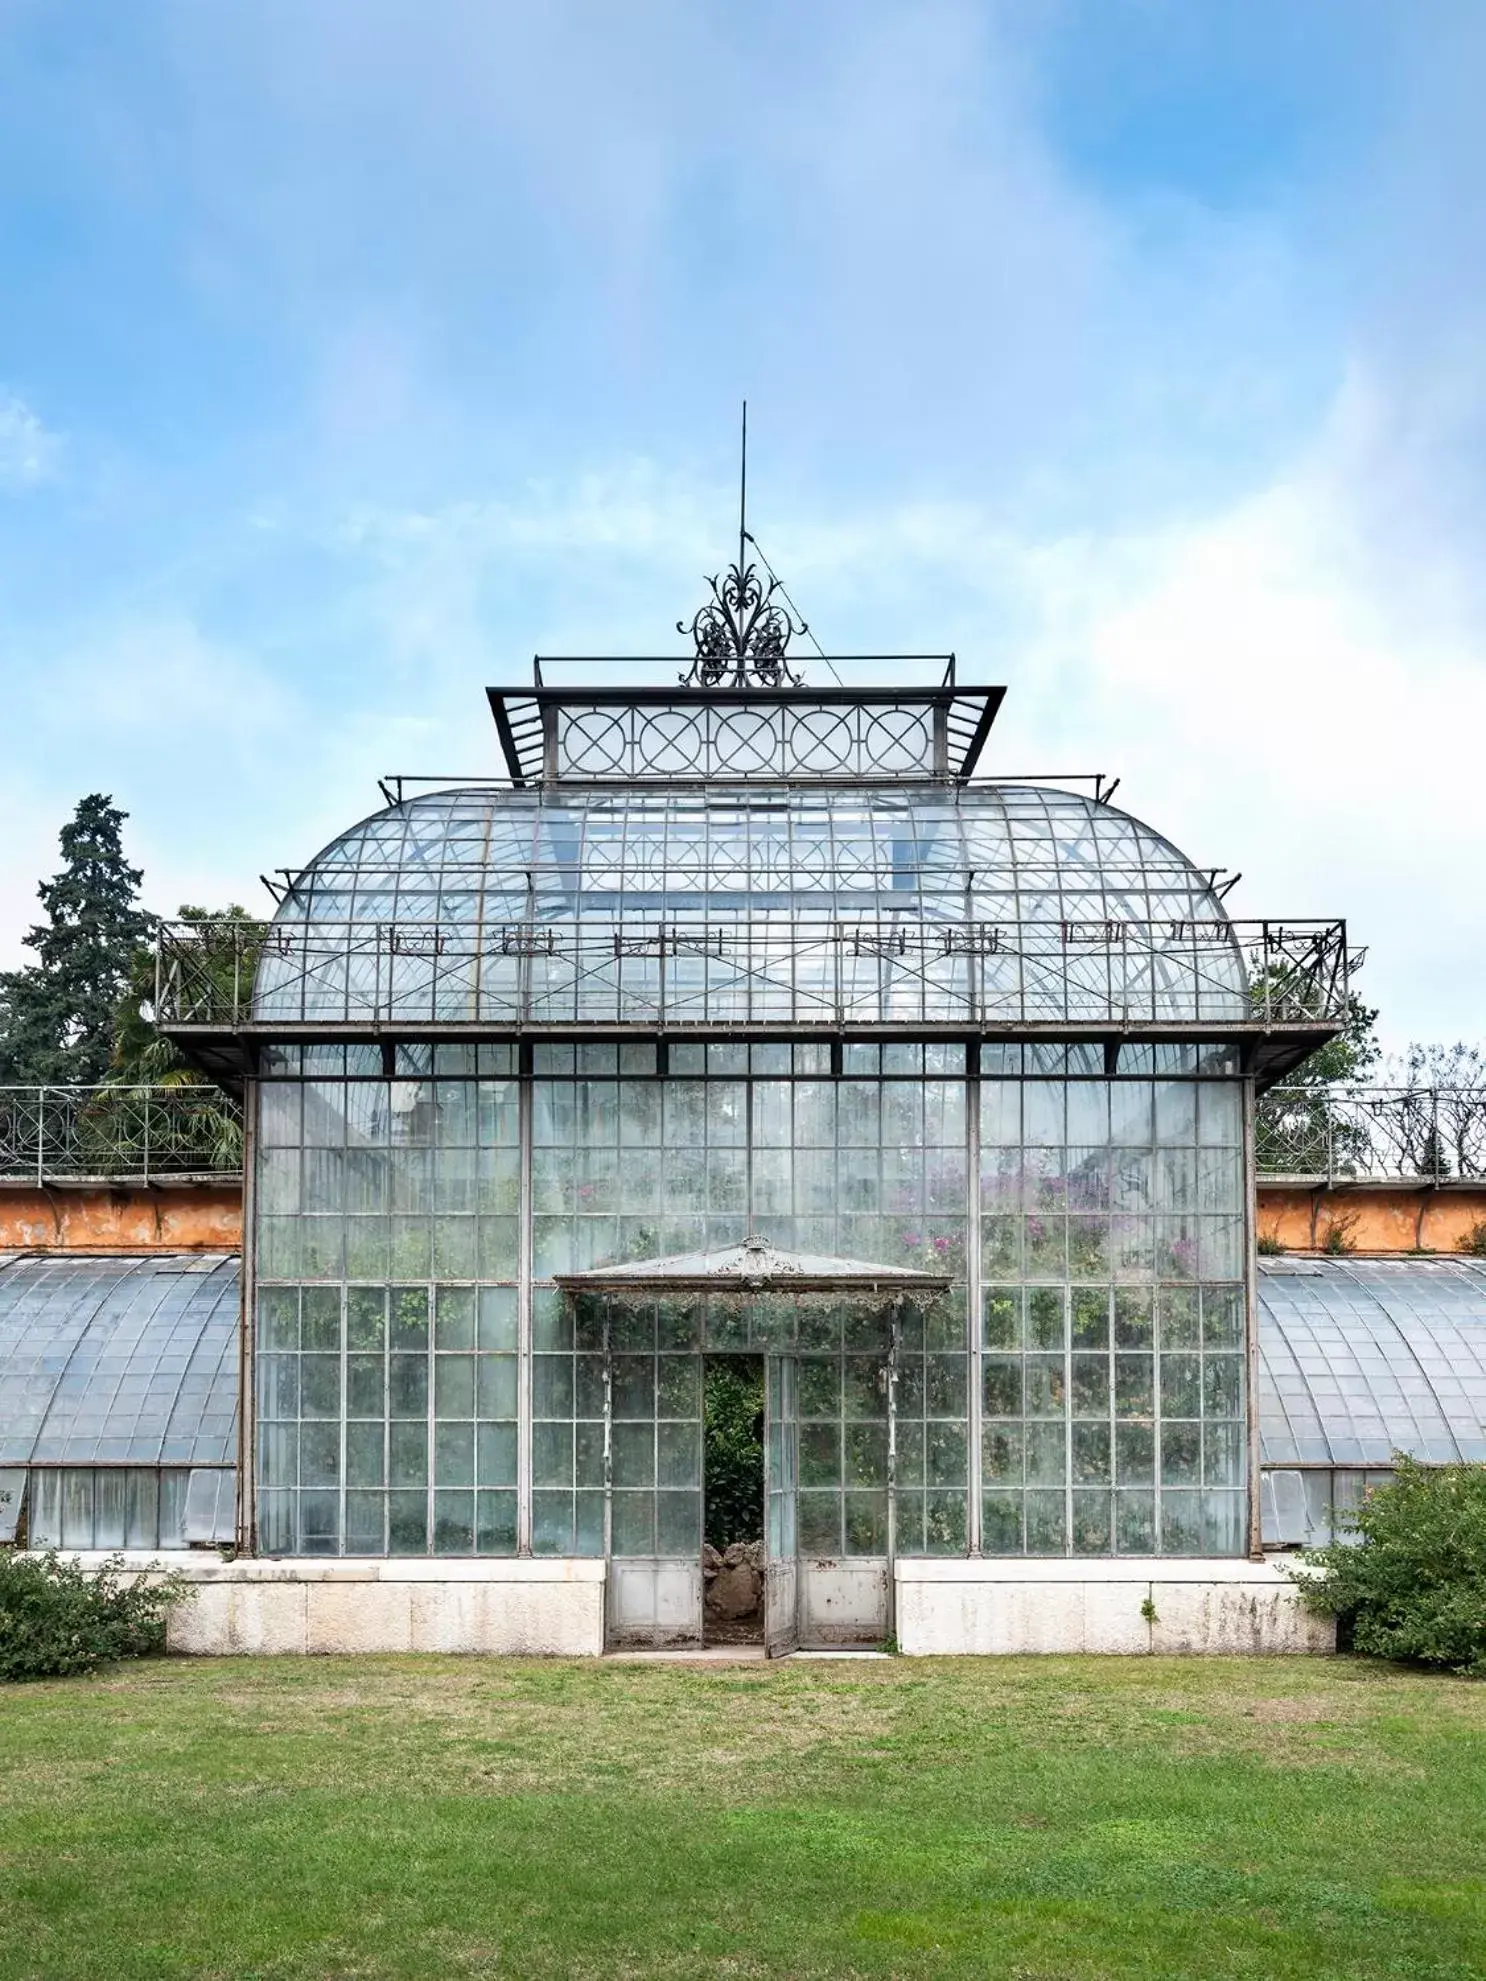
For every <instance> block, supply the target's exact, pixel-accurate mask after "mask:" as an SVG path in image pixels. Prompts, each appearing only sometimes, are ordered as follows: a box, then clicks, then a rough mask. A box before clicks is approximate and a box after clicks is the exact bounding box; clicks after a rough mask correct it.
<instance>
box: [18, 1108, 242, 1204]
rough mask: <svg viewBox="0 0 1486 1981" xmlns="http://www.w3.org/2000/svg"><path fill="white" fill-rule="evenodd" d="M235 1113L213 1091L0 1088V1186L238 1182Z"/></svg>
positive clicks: (239, 1135)
mask: <svg viewBox="0 0 1486 1981" xmlns="http://www.w3.org/2000/svg"><path fill="white" fill-rule="evenodd" d="M241 1171H242V1112H241V1110H240V1108H239V1107H238V1105H237V1103H236V1102H235V1101H234V1100H233V1099H232V1098H231V1097H230V1096H229V1095H228V1094H225V1093H223V1092H222V1091H221V1089H220V1088H217V1087H212V1086H205V1085H199V1084H192V1085H187V1086H174V1087H161V1086H125V1085H123V1084H117V1085H104V1086H96V1087H0V1182H6V1183H34V1184H36V1185H37V1186H43V1185H45V1184H48V1183H58V1182H83V1181H87V1180H88V1179H91V1178H96V1179H98V1180H99V1181H106V1182H110V1183H119V1182H141V1183H149V1182H151V1181H154V1180H155V1179H157V1178H165V1177H181V1176H222V1177H232V1176H237V1175H240V1174H241Z"/></svg>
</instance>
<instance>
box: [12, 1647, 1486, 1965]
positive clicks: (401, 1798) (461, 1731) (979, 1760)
mask: <svg viewBox="0 0 1486 1981" xmlns="http://www.w3.org/2000/svg"><path fill="white" fill-rule="evenodd" d="M1483 1974H1486V1685H1472V1684H1469V1683H1467V1682H1464V1681H1459V1680H1452V1679H1439V1678H1429V1677H1425V1676H1418V1675H1413V1674H1409V1673H1403V1672H1396V1671H1390V1670H1385V1669H1379V1668H1376V1667H1370V1666H1366V1665H1363V1664H1359V1663H1352V1662H1349V1661H1344V1660H1343V1661H1336V1662H1331V1661H1321V1660H1315V1661H1302V1660H1290V1659H1274V1660H1256V1661H1252V1662H1244V1661H1240V1660H1236V1659H1235V1660H1221V1659H1213V1660H1207V1661H1199V1660H1191V1661H1177V1660H1155V1659H1129V1660H1120V1659H1108V1660H1094V1659H1087V1660H1086V1659H1037V1660H1031V1659H1028V1660H1007V1661H995V1660H987V1661H972V1660H964V1661H951V1662H934V1663H932V1664H931V1663H915V1662H907V1661H904V1660H893V1661H889V1662H884V1663H880V1664H845V1663H808V1664H794V1665H785V1666H782V1667H762V1666H752V1667H750V1666H746V1665H735V1666H714V1667H711V1668H707V1667H697V1666H678V1665H638V1664H621V1663H605V1664H602V1665H597V1664H583V1665H580V1664H569V1663H536V1662H530V1663H528V1662H496V1661H488V1662H487V1661H484V1660H479V1659H440V1658H421V1659H414V1658H362V1659H355V1660H352V1659H332V1658H325V1659H293V1658H285V1659H280V1660H260V1661H248V1660H236V1659H234V1660H226V1661H220V1662H217V1661H201V1662H197V1663H191V1662H185V1661H170V1662H163V1661H162V1662H152V1663H148V1664H143V1665H138V1666H135V1667H133V1668H122V1669H120V1670H118V1671H116V1672H115V1673H113V1674H112V1675H110V1676H107V1677H105V1678H102V1679H98V1680H92V1681H86V1680H83V1681H73V1682H67V1683H53V1684H45V1685H31V1686H15V1687H10V1688H6V1689H4V1690H3V1691H0V1977H3V1981H19V1977H23V1976H25V1977H31V1976H36V1977H47V1981H51V1977H66V1981H94V1977H96V1981H125V1978H126V1977H149V1981H170V1978H172V1977H177V1976H188V1975H189V1976H193V1977H223V1978H224V1981H225V1977H232V1981H248V1977H261V1981H287V1977H291V1976H292V1977H300V1976H314V1977H320V1976H352V1975H356V1976H368V1977H377V1981H382V1977H411V1976H419V1977H423V1976H428V1977H444V1976H451V1977H463V1976H476V1975H478V1976H500V1977H509V1976H523V1977H525V1976H541V1977H548V1976H564V1977H566V1976H590V1975H592V1976H622V1977H630V1976H632V1977H651V1976H657V1977H670V1976H692V1975H698V1976H705V1975H727V1976H735V1977H748V1976H754V1975H788V1976H797V1977H803V1976H815V1975H831V1976H867V1975H873V1976H877V1975H894V1976H898V1975H902V1976H918V1975H924V1976H928V1975H932V1976H936V1977H937V1976H959V1975H976V1976H1005V1977H1008V1978H1010V1977H1016V1981H1073V1978H1074V1977H1077V1981H1093V1978H1094V1977H1099V1976H1127V1975H1140V1976H1160V1977H1163V1981H1164V1977H1174V1976H1192V1977H1199V1981H1212V1978H1213V1977H1218V1976H1230V1975H1243V1976H1254V1977H1256V1981H1257V1978H1258V1977H1263V1981H1287V1978H1288V1977H1291V1976H1294V1977H1305V1981H1329V1978H1330V1977H1335V1981H1343V1978H1345V1981H1373V1977H1377V1981H1383V1977H1387V1981H1405V1978H1406V1981H1467V1977H1470V1978H1471V1981H1477V1977H1480V1976H1481V1975H1483Z"/></svg>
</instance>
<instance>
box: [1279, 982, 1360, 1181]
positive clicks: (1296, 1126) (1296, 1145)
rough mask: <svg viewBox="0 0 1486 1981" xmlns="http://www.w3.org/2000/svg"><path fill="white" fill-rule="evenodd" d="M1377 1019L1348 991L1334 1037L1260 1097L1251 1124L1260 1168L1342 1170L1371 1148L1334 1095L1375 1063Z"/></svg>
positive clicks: (1314, 1172)
mask: <svg viewBox="0 0 1486 1981" xmlns="http://www.w3.org/2000/svg"><path fill="white" fill-rule="evenodd" d="M1377 1023H1378V1014H1377V1012H1376V1011H1375V1010H1373V1008H1372V1007H1371V1006H1370V1005H1366V1004H1364V1003H1363V1002H1362V1000H1361V998H1359V997H1358V996H1357V994H1356V992H1355V991H1352V992H1349V993H1348V997H1347V1009H1346V1014H1345V1017H1344V1018H1343V1021H1342V1029H1341V1030H1340V1032H1338V1033H1337V1035H1336V1037H1335V1038H1334V1039H1328V1040H1327V1042H1326V1044H1325V1045H1324V1046H1320V1047H1318V1049H1317V1050H1316V1051H1315V1052H1313V1053H1312V1054H1311V1056H1310V1058H1309V1059H1306V1060H1303V1061H1302V1062H1301V1064H1300V1065H1299V1066H1297V1067H1296V1069H1295V1071H1294V1072H1293V1073H1288V1074H1286V1076H1285V1082H1284V1085H1283V1086H1282V1087H1275V1088H1271V1089H1270V1091H1269V1092H1268V1093H1267V1094H1263V1095H1261V1096H1260V1099H1259V1106H1258V1109H1257V1111H1256V1117H1255V1124H1254V1126H1255V1138H1256V1142H1257V1152H1258V1158H1259V1168H1260V1170H1261V1171H1265V1170H1267V1171H1270V1172H1272V1173H1280V1174H1286V1173H1289V1174H1294V1175H1319V1174H1320V1173H1321V1172H1323V1171H1326V1170H1328V1169H1331V1170H1336V1171H1340V1172H1341V1173H1343V1174H1345V1173H1346V1171H1347V1169H1348V1167H1349V1166H1352V1167H1355V1166H1358V1165H1360V1164H1361V1163H1362V1161H1363V1158H1364V1157H1365V1155H1366V1153H1367V1149H1368V1146H1369V1145H1368V1137H1367V1133H1366V1130H1365V1129H1364V1128H1363V1127H1362V1126H1361V1125H1360V1124H1359V1123H1357V1122H1356V1121H1354V1120H1352V1119H1351V1118H1350V1117H1349V1116H1348V1115H1347V1114H1346V1113H1345V1111H1344V1110H1343V1109H1341V1108H1340V1107H1338V1105H1337V1103H1336V1098H1335V1093H1336V1090H1337V1089H1338V1088H1340V1087H1345V1086H1348V1085H1350V1084H1352V1083H1354V1082H1356V1081H1360V1080H1362V1079H1364V1078H1365V1077H1366V1075H1367V1074H1368V1073H1369V1072H1370V1071H1371V1069H1372V1068H1373V1067H1374V1066H1376V1064H1377V1062H1378V1058H1379V1054H1380V1050H1381V1049H1380V1047H1379V1045H1378V1040H1377Z"/></svg>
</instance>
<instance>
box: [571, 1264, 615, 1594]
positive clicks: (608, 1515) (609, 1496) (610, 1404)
mask: <svg viewBox="0 0 1486 1981" xmlns="http://www.w3.org/2000/svg"><path fill="white" fill-rule="evenodd" d="M602 1298H603V1302H604V1331H603V1343H604V1562H605V1566H606V1571H607V1564H608V1563H609V1562H611V1561H612V1560H613V1558H614V1347H613V1336H612V1332H611V1327H610V1316H611V1304H610V1298H609V1295H608V1294H607V1293H606V1294H604V1295H603V1296H602ZM576 1435H577V1433H576V1430H575V1432H574V1436H575V1437H576ZM575 1456H576V1454H575Z"/></svg>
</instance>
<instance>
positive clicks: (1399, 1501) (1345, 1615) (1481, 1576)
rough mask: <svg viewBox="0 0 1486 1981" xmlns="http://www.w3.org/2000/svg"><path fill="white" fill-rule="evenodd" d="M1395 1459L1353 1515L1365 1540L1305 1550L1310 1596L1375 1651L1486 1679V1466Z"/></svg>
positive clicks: (1354, 1644)
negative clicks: (1388, 1477) (1386, 1477)
mask: <svg viewBox="0 0 1486 1981" xmlns="http://www.w3.org/2000/svg"><path fill="white" fill-rule="evenodd" d="M1393 1464H1394V1466H1395V1468H1396V1470H1395V1476H1394V1478H1393V1480H1392V1482H1391V1483H1390V1484H1389V1485H1386V1486H1378V1487H1375V1488H1374V1489H1373V1491H1372V1492H1370V1493H1369V1494H1368V1496H1367V1498H1366V1499H1365V1500H1364V1501H1363V1503H1362V1505H1361V1506H1360V1507H1359V1508H1358V1509H1357V1511H1356V1512H1355V1513H1352V1514H1349V1515H1348V1516H1347V1517H1346V1518H1347V1525H1348V1527H1349V1528H1350V1529H1351V1530H1353V1532H1354V1534H1355V1539H1351V1540H1346V1541H1339V1542H1336V1543H1334V1544H1333V1545H1332V1546H1331V1547H1328V1548H1307V1549H1304V1550H1303V1551H1302V1553H1301V1557H1300V1558H1301V1560H1302V1561H1303V1562H1304V1563H1305V1564H1306V1566H1305V1569H1304V1570H1303V1571H1299V1572H1297V1575H1296V1580H1297V1583H1298V1585H1299V1590H1300V1595H1301V1598H1302V1600H1303V1601H1304V1603H1305V1604H1306V1606H1307V1607H1308V1608H1309V1609H1312V1610H1316V1611H1319V1612H1320V1613H1321V1614H1323V1615H1326V1616H1332V1617H1335V1618H1336V1622H1337V1628H1338V1634H1339V1636H1340V1638H1341V1640H1342V1642H1343V1643H1346V1642H1348V1641H1350V1644H1351V1648H1352V1649H1353V1650H1354V1651H1360V1652H1361V1653H1362V1654H1363V1655H1364V1656H1366V1657H1373V1658H1396V1659H1400V1660H1403V1661H1406V1662H1408V1663H1411V1664H1422V1665H1435V1666H1440V1667H1443V1668H1444V1669H1446V1670H1449V1671H1453V1672H1461V1673H1466V1674H1469V1676H1471V1677H1472V1678H1486V1465H1420V1464H1419V1463H1418V1461H1417V1460H1415V1459H1412V1458H1406V1457H1404V1456H1403V1455H1402V1454H1401V1453H1395V1455H1394V1459H1393Z"/></svg>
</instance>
